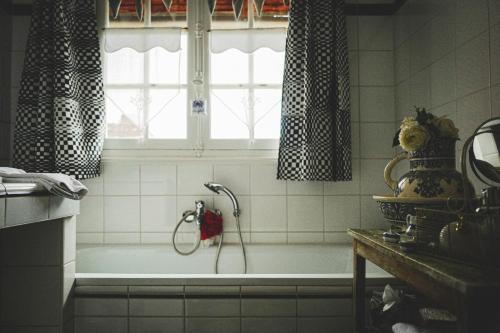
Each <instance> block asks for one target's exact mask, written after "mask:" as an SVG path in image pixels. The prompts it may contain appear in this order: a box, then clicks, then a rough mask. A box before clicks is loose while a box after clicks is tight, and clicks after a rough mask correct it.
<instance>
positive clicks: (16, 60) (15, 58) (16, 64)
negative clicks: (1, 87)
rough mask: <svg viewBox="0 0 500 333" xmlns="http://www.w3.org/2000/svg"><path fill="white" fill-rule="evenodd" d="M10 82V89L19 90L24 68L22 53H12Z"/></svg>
mask: <svg viewBox="0 0 500 333" xmlns="http://www.w3.org/2000/svg"><path fill="white" fill-rule="evenodd" d="M10 59H11V70H10V82H11V87H12V88H19V87H20V85H21V75H22V72H23V67H24V52H22V51H21V52H19V51H16V52H12V57H11V58H10Z"/></svg>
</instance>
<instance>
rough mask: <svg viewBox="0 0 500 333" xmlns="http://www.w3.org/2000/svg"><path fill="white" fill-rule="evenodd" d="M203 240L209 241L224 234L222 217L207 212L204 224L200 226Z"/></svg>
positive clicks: (204, 216)
mask: <svg viewBox="0 0 500 333" xmlns="http://www.w3.org/2000/svg"><path fill="white" fill-rule="evenodd" d="M200 231H201V240H205V239H209V238H212V237H214V236H218V235H220V234H222V216H219V215H217V214H215V213H214V212H212V211H209V210H205V214H204V215H203V222H202V223H201V226H200Z"/></svg>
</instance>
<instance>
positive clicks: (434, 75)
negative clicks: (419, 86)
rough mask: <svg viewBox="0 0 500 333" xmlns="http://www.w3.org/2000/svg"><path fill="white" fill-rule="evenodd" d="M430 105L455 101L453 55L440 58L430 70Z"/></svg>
mask: <svg viewBox="0 0 500 333" xmlns="http://www.w3.org/2000/svg"><path fill="white" fill-rule="evenodd" d="M430 76H431V79H430V90H431V105H432V106H433V107H434V106H438V105H442V104H445V103H448V102H450V101H452V100H454V99H455V95H456V93H455V82H456V73H455V54H454V53H450V54H449V55H447V56H445V57H443V58H441V60H439V61H437V62H436V63H434V64H432V66H431V68H430Z"/></svg>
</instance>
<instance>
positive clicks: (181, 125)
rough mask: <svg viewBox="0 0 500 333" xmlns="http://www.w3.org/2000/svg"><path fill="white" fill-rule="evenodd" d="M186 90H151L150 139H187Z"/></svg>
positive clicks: (149, 112)
mask: <svg viewBox="0 0 500 333" xmlns="http://www.w3.org/2000/svg"><path fill="white" fill-rule="evenodd" d="M186 103H187V93H186V89H180V90H176V89H151V90H150V92H149V111H148V120H149V121H148V130H149V134H148V137H149V138H150V139H186V138H187V104H186Z"/></svg>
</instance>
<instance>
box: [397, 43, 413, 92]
mask: <svg viewBox="0 0 500 333" xmlns="http://www.w3.org/2000/svg"><path fill="white" fill-rule="evenodd" d="M394 53H395V57H394V75H395V80H396V83H399V82H401V81H404V80H407V79H408V78H409V76H410V42H409V41H406V42H404V43H403V44H401V46H399V47H398V48H397V49H396V51H395V52H394Z"/></svg>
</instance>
